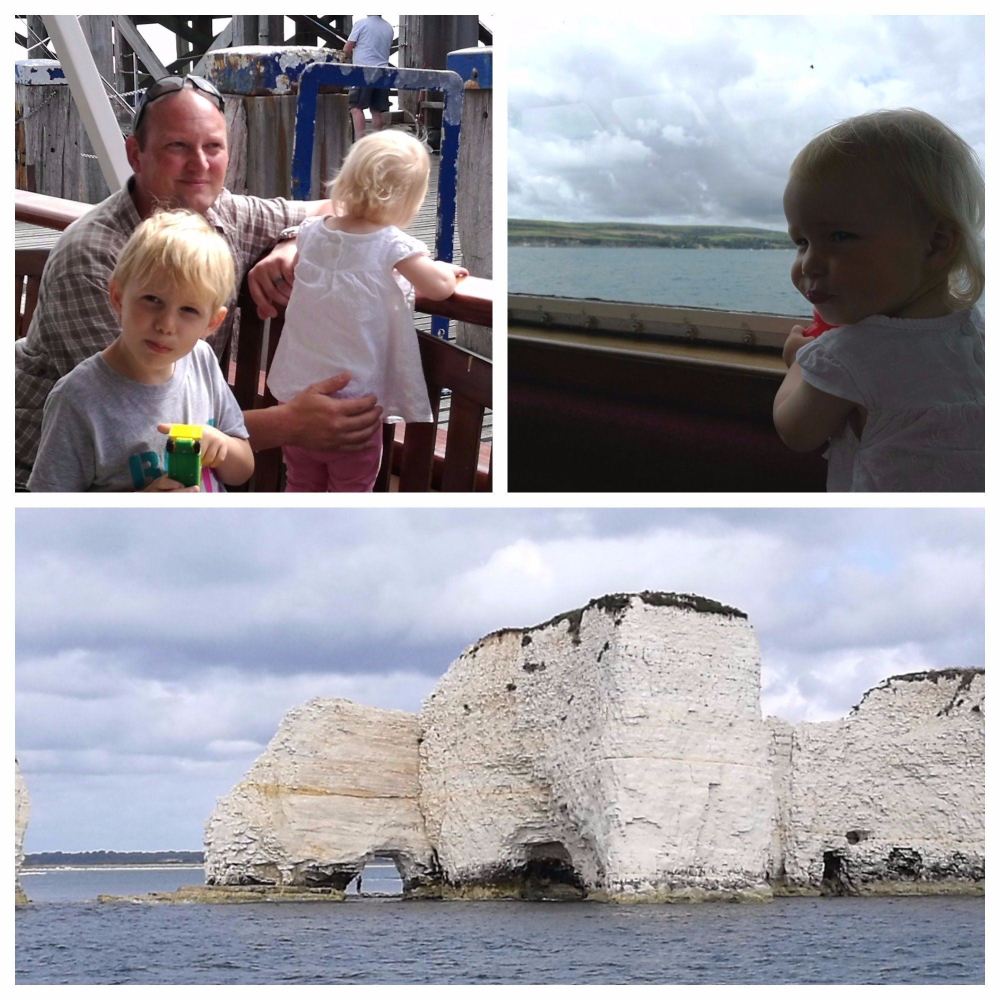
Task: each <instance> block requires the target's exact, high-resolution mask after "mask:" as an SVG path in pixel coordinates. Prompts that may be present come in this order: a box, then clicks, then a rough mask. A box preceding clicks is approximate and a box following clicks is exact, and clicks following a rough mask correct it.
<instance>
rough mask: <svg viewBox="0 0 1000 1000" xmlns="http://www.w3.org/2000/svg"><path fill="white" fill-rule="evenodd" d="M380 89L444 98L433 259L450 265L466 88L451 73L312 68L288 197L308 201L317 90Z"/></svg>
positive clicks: (299, 114) (303, 92)
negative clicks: (429, 92)
mask: <svg viewBox="0 0 1000 1000" xmlns="http://www.w3.org/2000/svg"><path fill="white" fill-rule="evenodd" d="M323 86H326V87H382V88H385V89H392V88H395V89H396V90H436V91H440V92H441V93H442V94H443V95H444V111H443V114H442V123H443V128H442V138H441V168H440V171H439V173H438V204H437V227H436V233H435V251H434V252H435V255H436V256H437V258H438V260H446V261H450V260H452V259H453V257H454V254H455V205H456V201H457V198H458V146H459V142H460V133H461V129H462V101H463V99H464V96H465V94H464V88H465V84H464V82H463V80H462V78H461V77H460V76H459V75H458V74H457V73H454V72H452V71H450V70H433V69H406V68H402V69H397V68H396V67H395V66H352V65H334V64H328V65H316V66H309V67H308V68H307V69H305V70H304V71H303V72H302V75H301V77H300V78H299V101H298V107H297V108H296V113H295V146H294V147H293V151H292V198H294V199H296V200H297V201H307V200H308V199H309V198H310V197H311V192H310V190H309V188H310V183H311V178H312V156H313V146H314V144H315V138H316V135H315V133H316V105H317V101H318V98H319V89H320V87H323ZM431 329H432V330H433V332H434V333H435V335H437V336H439V337H447V335H448V321H447V320H446V319H442V318H441V317H438V316H435V317H433V318H432V322H431Z"/></svg>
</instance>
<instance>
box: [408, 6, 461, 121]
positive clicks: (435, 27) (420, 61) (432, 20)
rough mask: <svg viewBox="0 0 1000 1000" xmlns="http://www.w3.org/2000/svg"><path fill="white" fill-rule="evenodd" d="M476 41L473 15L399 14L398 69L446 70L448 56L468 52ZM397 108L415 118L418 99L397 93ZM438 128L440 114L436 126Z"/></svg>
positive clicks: (410, 93)
mask: <svg viewBox="0 0 1000 1000" xmlns="http://www.w3.org/2000/svg"><path fill="white" fill-rule="evenodd" d="M478 41H479V17H478V15H476V14H461V15H455V14H401V15H400V17H399V55H398V59H397V65H399V66H400V68H402V67H404V66H405V67H406V68H408V69H447V68H448V66H447V62H446V61H447V57H448V53H449V52H454V51H455V50H457V49H467V48H471V47H473V46H475V45H476V44H477V43H478ZM399 107H400V109H401V110H402V111H408V112H409V113H410V114H412V115H413V116H414V117H416V115H417V113H418V112H419V110H420V108H419V101H418V95H417V94H416V93H415V92H414V91H409V92H406V91H400V93H399ZM436 126H437V128H440V127H441V122H440V114H439V116H438V121H437V123H436Z"/></svg>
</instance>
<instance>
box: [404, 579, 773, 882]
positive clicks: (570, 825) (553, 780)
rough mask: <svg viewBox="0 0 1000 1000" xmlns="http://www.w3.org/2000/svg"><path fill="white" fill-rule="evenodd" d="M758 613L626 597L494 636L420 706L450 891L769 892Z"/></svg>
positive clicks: (433, 831) (432, 811) (769, 801)
mask: <svg viewBox="0 0 1000 1000" xmlns="http://www.w3.org/2000/svg"><path fill="white" fill-rule="evenodd" d="M759 690H760V657H759V653H758V648H757V642H756V638H755V637H754V634H753V630H752V629H751V628H750V626H749V624H748V623H747V621H746V616H745V615H743V614H742V613H741V612H738V611H735V610H734V609H732V608H725V607H723V606H722V605H718V604H715V603H714V602H709V601H704V600H703V599H700V598H691V597H687V596H685V595H680V596H678V595H666V594H641V595H612V596H611V597H607V598H602V599H601V600H599V601H594V602H591V604H589V605H588V606H587V607H586V608H584V609H582V610H581V611H579V612H573V613H570V614H568V615H561V616H559V617H558V618H555V619H553V620H552V621H551V622H547V623H545V624H544V625H540V626H537V627H536V628H532V629H525V630H507V631H503V632H499V633H496V634H494V635H491V636H487V637H486V638H485V639H483V640H482V641H481V642H479V643H477V644H476V645H475V646H473V647H471V648H470V649H469V650H467V651H466V652H465V653H463V655H462V656H461V657H460V658H459V659H458V660H457V661H456V662H455V663H454V664H453V665H452V667H451V669H450V670H449V671H448V673H447V674H446V675H445V677H444V678H443V679H442V681H441V683H440V684H439V685H438V687H437V689H436V690H435V692H434V694H433V695H431V697H430V698H429V699H428V701H427V702H426V704H425V706H424V708H423V710H422V711H421V714H420V722H421V727H422V729H423V741H422V743H421V746H420V751H421V785H422V800H421V801H422V806H423V810H424V815H425V817H426V822H427V830H428V835H429V836H430V838H431V841H432V842H433V843H434V844H435V846H436V847H437V849H438V856H439V860H440V863H441V868H442V873H443V877H444V880H445V883H446V885H448V886H450V887H452V888H453V889H455V890H458V891H464V892H466V893H469V894H478V892H479V891H480V890H482V889H483V888H484V887H488V886H491V885H495V886H499V887H500V891H501V892H503V893H505V894H506V893H511V892H516V890H517V886H518V884H519V883H520V884H521V885H522V886H523V887H524V890H525V891H527V893H528V894H531V892H532V888H533V887H534V888H537V890H538V892H539V893H540V894H545V893H546V890H548V891H549V892H550V893H551V890H552V887H553V885H561V886H563V887H564V888H565V889H572V888H574V887H575V888H576V889H577V890H578V891H580V892H586V893H587V894H588V895H591V896H594V895H598V896H601V895H605V896H610V897H614V898H628V897H630V896H643V897H646V898H650V897H654V898H659V897H663V898H667V897H671V896H677V895H688V894H693V895H700V894H709V895H722V896H726V895H730V894H732V893H735V892H754V891H757V892H762V893H766V892H767V891H768V890H767V885H766V882H765V874H766V868H767V863H768V853H769V846H770V835H771V830H772V827H773V824H774V792H773V786H772V783H771V780H770V773H769V770H768V761H767V753H768V733H767V732H766V730H765V729H764V727H763V726H762V724H761V718H760V708H759V700H758V699H759Z"/></svg>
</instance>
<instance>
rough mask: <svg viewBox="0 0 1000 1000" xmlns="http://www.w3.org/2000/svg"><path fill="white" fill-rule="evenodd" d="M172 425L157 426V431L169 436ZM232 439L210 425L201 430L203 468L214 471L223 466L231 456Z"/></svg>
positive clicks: (205, 425) (204, 425) (203, 426)
mask: <svg viewBox="0 0 1000 1000" xmlns="http://www.w3.org/2000/svg"><path fill="white" fill-rule="evenodd" d="M171 426H172V424H157V425H156V429H157V430H158V431H159V432H160V433H161V434H169V433H170V428H171ZM229 442H230V437H229V435H228V434H223V433H222V431H220V430H216V429H215V428H214V427H211V426H209V425H208V424H203V425H202V428H201V467H202V468H203V469H212V468H214V467H215V466H217V465H221V464H222V463H223V462H224V461H225V460H226V455H227V454H229Z"/></svg>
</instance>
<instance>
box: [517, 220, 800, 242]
mask: <svg viewBox="0 0 1000 1000" xmlns="http://www.w3.org/2000/svg"><path fill="white" fill-rule="evenodd" d="M507 242H508V243H509V244H510V245H511V246H612V247H614V246H617V247H674V248H678V249H696V248H725V249H731V250H788V249H790V248H791V242H790V241H789V239H788V234H787V233H783V232H780V231H778V230H774V229H755V228H753V227H752V226H656V225H648V224H646V223H627V222H550V221H546V220H540V219H509V220H508V222H507Z"/></svg>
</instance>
